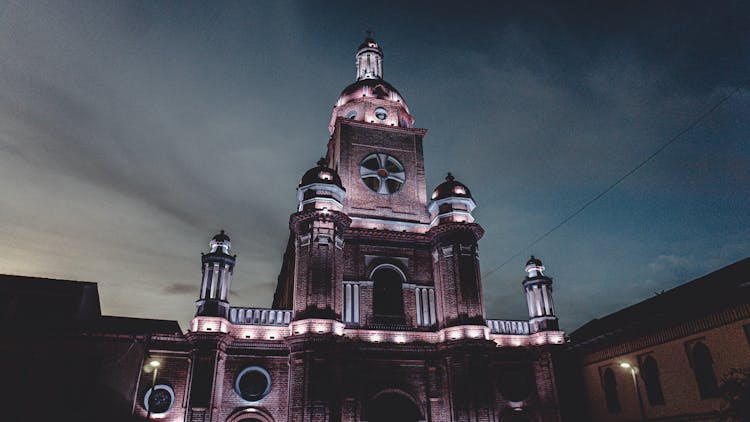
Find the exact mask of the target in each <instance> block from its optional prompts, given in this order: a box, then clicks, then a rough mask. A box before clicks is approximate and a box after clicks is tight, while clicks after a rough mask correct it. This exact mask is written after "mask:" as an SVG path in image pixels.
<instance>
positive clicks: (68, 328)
mask: <svg viewBox="0 0 750 422" xmlns="http://www.w3.org/2000/svg"><path fill="white" fill-rule="evenodd" d="M0 321H2V323H3V333H2V341H0V374H2V376H3V381H2V387H3V388H2V394H0V409H2V413H0V420H2V421H9V422H11V421H13V422H15V421H49V420H73V418H75V419H74V420H77V421H102V420H107V421H113V422H114V421H130V420H135V418H131V414H132V412H133V406H134V404H135V401H136V400H137V397H136V391H137V384H136V383H137V381H138V375H139V373H140V371H141V367H142V365H143V362H144V359H145V356H146V351H147V349H148V348H149V345H148V344H149V341H150V339H151V337H152V336H154V335H158V336H166V337H174V338H182V337H183V334H182V332H181V330H180V327H179V325H178V324H177V323H176V322H174V321H161V320H150V319H140V318H121V317H110V316H102V315H101V311H100V306H99V293H98V289H97V286H96V284H95V283H87V282H81V281H68V280H52V279H46V278H36V277H21V276H12V275H0Z"/></svg>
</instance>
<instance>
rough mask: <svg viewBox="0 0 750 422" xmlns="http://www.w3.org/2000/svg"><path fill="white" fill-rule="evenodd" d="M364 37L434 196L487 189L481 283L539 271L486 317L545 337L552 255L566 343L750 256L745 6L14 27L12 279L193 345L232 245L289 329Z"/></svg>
mask: <svg viewBox="0 0 750 422" xmlns="http://www.w3.org/2000/svg"><path fill="white" fill-rule="evenodd" d="M457 5H459V6H457ZM368 28H369V29H372V30H373V31H374V33H375V38H376V40H377V41H378V43H379V44H380V45H381V46H382V48H383V50H384V52H385V65H384V76H385V79H386V80H387V81H389V82H390V83H392V84H393V85H394V86H396V87H397V88H398V89H399V91H400V92H401V94H402V95H403V96H404V97H405V99H406V101H407V103H408V105H409V107H410V109H411V111H412V113H413V115H414V116H415V118H416V126H417V127H422V128H427V129H428V133H427V136H426V138H425V141H424V151H425V166H426V172H427V184H428V189H429V190H431V189H432V188H433V187H434V186H436V185H437V184H438V183H440V182H441V181H442V180H443V177H444V176H445V172H447V171H451V172H453V174H454V175H455V176H456V178H457V179H458V180H460V181H461V182H463V183H465V184H466V185H467V186H469V188H471V191H472V193H473V195H474V198H475V199H476V201H477V204H478V208H477V210H476V211H475V217H476V218H477V222H478V223H480V224H481V225H482V226H483V227H484V228H485V230H486V234H485V236H484V238H483V239H482V240H481V242H480V248H481V264H482V270H483V272H484V273H489V272H490V271H492V270H493V269H495V268H496V267H497V266H499V265H500V264H501V263H503V262H505V261H507V260H508V259H509V258H511V257H512V256H514V255H516V254H517V253H518V254H519V255H518V256H517V257H515V258H514V259H513V260H512V261H511V262H510V263H508V264H507V265H505V266H503V267H502V268H500V269H499V270H497V271H495V272H492V273H491V274H489V275H488V276H486V277H485V278H484V294H485V303H486V306H487V314H488V317H493V318H506V319H522V318H527V313H526V309H525V307H526V302H525V299H524V297H523V293H522V290H521V285H520V283H521V281H522V279H523V276H524V272H523V266H524V264H525V262H526V260H527V259H528V255H529V254H531V253H534V254H535V255H536V256H537V257H539V258H541V259H542V260H543V261H544V263H545V265H546V267H547V273H548V275H550V276H552V277H553V278H554V283H555V284H554V287H555V294H554V296H555V301H556V306H557V313H558V315H559V317H560V319H561V324H562V326H563V328H564V329H566V330H572V329H575V328H577V327H578V326H580V325H581V324H582V323H584V322H586V321H588V320H589V319H591V318H594V317H597V316H601V315H604V314H606V313H609V312H612V311H615V310H617V309H619V308H621V307H623V306H626V305H629V304H632V303H635V302H637V301H640V300H643V299H645V298H648V297H650V296H652V295H654V294H655V293H656V292H659V291H661V290H664V289H669V288H672V287H674V286H676V285H678V284H681V283H683V282H686V281H689V280H691V279H693V278H695V277H698V276H701V275H704V274H706V273H708V272H710V271H712V270H714V269H718V268H720V267H722V266H725V265H727V264H730V263H732V262H735V261H737V260H739V259H741V258H744V257H747V256H750V217H749V215H750V212H749V211H750V188H748V186H750V170H749V169H750V143H749V142H748V135H749V134H750V92H749V88H748V79H750V71H748V70H749V69H750V32H749V31H750V3H748V2H740V1H738V2H731V1H725V2H706V1H704V2H683V1H680V2H666V1H659V2H653V1H648V2H611V3H609V4H608V3H606V2H592V3H590V4H586V3H571V2H550V3H540V2H519V3H504V4H502V5H498V4H496V3H495V2H491V3H490V2H486V3H485V2H449V3H445V4H441V3H435V2H427V1H425V2H410V3H408V4H406V3H405V2H387V1H377V2H370V3H358V2H351V1H348V2H313V1H306V2H298V3H286V2H278V1H274V2H271V1H268V2H259V1H254V2H249V1H247V2H236V3H218V2H196V3H188V2H150V1H144V2H126V1H120V2H115V3H107V2H104V1H93V2H90V3H87V2H75V3H68V2H62V1H51V2H49V3H45V2H41V1H33V2H30V1H18V2H7V1H0V192H2V199H0V273H9V274H22V275H32V276H42V277H52V278H66V279H74V280H87V281H96V282H98V283H99V289H100V296H101V300H102V306H103V312H104V313H106V314H110V315H123V316H137V317H146V318H166V319H176V320H178V321H179V322H180V324H181V326H182V327H183V329H184V328H186V327H187V325H186V322H187V321H188V320H189V319H190V318H191V317H192V315H193V312H194V306H193V301H194V300H195V299H196V298H197V295H198V289H199V285H200V253H201V252H203V251H206V250H207V247H208V241H209V239H210V238H211V236H213V235H214V234H215V233H216V232H218V230H219V229H222V228H223V229H226V230H227V232H228V234H229V235H230V236H231V237H232V242H233V246H234V248H233V253H236V254H237V255H238V261H237V267H236V270H235V276H234V281H233V291H232V293H231V295H230V300H231V302H232V304H234V305H238V306H263V307H266V306H270V303H271V298H272V295H273V289H274V287H275V284H276V277H277V275H278V271H279V268H280V265H281V256H282V253H283V251H284V247H285V244H286V240H287V235H288V217H289V214H290V213H292V212H294V211H295V206H296V192H295V188H296V186H297V183H298V181H299V177H300V176H301V175H302V174H303V173H304V171H305V170H307V169H308V168H310V167H312V166H313V165H314V164H315V162H316V161H317V160H318V158H319V157H320V156H321V155H322V154H324V152H325V145H326V142H327V140H328V131H327V125H328V122H329V120H330V113H331V110H332V107H333V104H334V102H335V100H336V98H337V97H338V94H339V93H340V92H341V90H342V89H343V88H344V87H345V86H347V85H348V84H350V83H351V82H353V81H354V79H355V78H354V53H355V49H356V47H357V46H358V45H359V43H360V42H361V41H362V39H363V38H364V32H365V30H367V29H368ZM738 88H740V89H739V91H737V92H736V93H735V94H734V95H733V96H732V97H731V98H729V100H727V101H726V102H725V103H724V104H723V105H722V106H721V107H719V108H718V109H717V110H716V111H715V112H714V113H712V114H711V115H710V116H708V117H707V118H706V119H705V120H703V121H702V122H701V123H699V124H698V125H697V126H696V127H695V128H693V129H692V130H690V131H688V132H687V133H686V134H684V135H683V136H681V137H680V138H679V139H678V140H677V141H675V142H674V143H673V144H672V145H670V146H669V147H668V148H667V149H666V150H664V151H663V152H662V153H660V154H659V155H657V156H656V157H655V158H654V159H653V160H652V161H650V162H649V163H648V164H647V165H645V166H644V167H642V168H641V169H640V170H639V171H637V172H636V173H634V174H633V175H632V176H630V177H629V178H627V179H626V180H625V181H623V182H622V183H621V184H619V185H618V186H617V187H615V188H614V189H613V190H611V191H610V192H609V193H608V194H607V195H605V196H604V197H602V198H601V199H600V200H598V201H596V202H595V203H593V204H592V205H591V206H590V207H588V208H587V209H586V210H585V211H583V212H582V213H581V214H579V215H578V216H576V217H575V218H573V219H572V220H570V221H569V222H568V223H566V224H565V225H563V226H562V227H560V228H559V229H558V230H556V231H555V232H554V233H552V234H551V235H550V236H548V237H546V238H545V239H544V240H542V241H541V242H539V243H538V244H536V245H534V246H533V247H531V248H526V246H527V245H528V244H529V243H531V242H532V241H533V240H534V239H536V238H538V237H539V236H541V235H543V234H544V233H545V232H547V231H548V230H549V229H551V228H552V227H554V226H556V225H557V224H558V223H560V222H561V221H562V220H563V219H565V218H566V217H567V216H569V215H570V214H571V213H573V212H574V211H575V210H576V209H578V208H579V207H580V206H581V205H583V204H584V203H586V202H587V201H588V200H590V199H591V198H593V197H594V196H596V195H597V194H598V193H600V192H601V191H603V190H604V189H606V188H607V187H608V186H610V185H611V184H612V183H613V182H615V181H616V180H617V179H618V178H619V177H621V176H622V175H623V174H625V173H627V172H628V171H630V170H631V169H633V167H635V166H636V165H637V164H638V163H640V162H641V161H642V160H643V159H645V158H646V157H648V156H649V155H650V154H652V153H653V152H654V151H656V150H657V149H658V148H659V147H660V146H661V145H663V144H664V143H666V142H667V141H668V140H669V139H670V138H672V137H673V136H675V135H676V134H677V133H679V132H680V131H681V130H683V129H684V128H686V127H687V126H688V125H689V124H690V123H691V122H693V121H694V120H695V119H696V118H697V117H698V116H700V115H701V113H703V112H705V111H706V110H708V109H710V108H711V107H712V106H713V105H715V104H716V103H718V102H719V101H720V100H721V99H722V98H723V97H725V96H726V95H728V94H730V93H732V92H734V91H736V90H737V89H738Z"/></svg>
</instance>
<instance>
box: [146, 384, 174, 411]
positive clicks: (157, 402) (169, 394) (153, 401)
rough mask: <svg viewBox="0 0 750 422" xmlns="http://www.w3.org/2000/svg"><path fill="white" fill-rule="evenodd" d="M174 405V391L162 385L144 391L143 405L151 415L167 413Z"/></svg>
mask: <svg viewBox="0 0 750 422" xmlns="http://www.w3.org/2000/svg"><path fill="white" fill-rule="evenodd" d="M173 404H174V390H173V389H172V387H170V386H168V385H164V384H157V385H155V386H153V388H149V389H148V391H146V395H145V396H144V397H143V405H144V407H145V408H146V410H147V411H150V412H151V413H152V414H157V415H158V414H161V413H167V412H168V411H169V409H171V408H172V405H173Z"/></svg>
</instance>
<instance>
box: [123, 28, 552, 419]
mask: <svg viewBox="0 0 750 422" xmlns="http://www.w3.org/2000/svg"><path fill="white" fill-rule="evenodd" d="M329 130H330V139H329V140H328V143H327V146H326V148H325V157H324V158H322V159H321V160H320V161H319V162H318V164H317V166H315V167H313V168H311V169H310V170H309V171H307V172H306V173H305V174H304V175H303V176H302V178H301V181H300V183H299V186H298V187H297V198H298V208H297V210H296V212H294V213H293V214H292V215H291V216H290V219H289V230H290V235H289V241H288V244H287V250H286V252H285V254H284V259H283V264H282V268H281V272H280V274H279V278H278V286H277V289H276V293H275V295H274V299H273V303H272V305H271V307H270V308H267V309H259V308H247V307H239V306H235V305H234V304H230V297H229V292H230V283H231V280H232V274H233V271H234V266H235V258H236V257H235V256H234V255H232V254H231V241H230V238H229V236H228V235H227V234H225V233H224V232H222V233H220V234H217V235H216V236H215V237H214V238H213V239H212V240H211V242H210V250H209V252H208V253H205V254H203V255H202V258H201V259H202V280H201V283H200V284H196V290H197V291H199V299H198V301H197V302H196V316H195V318H194V319H193V320H192V321H191V323H190V327H189V330H188V332H187V333H186V334H184V335H181V334H155V335H153V336H152V337H151V338H150V341H149V345H148V353H147V357H145V358H144V362H143V363H144V365H143V370H142V371H141V373H140V375H139V377H138V378H139V379H138V381H137V383H136V384H137V387H136V394H135V403H133V410H132V413H133V415H134V416H137V417H145V418H150V419H154V420H156V419H158V420H162V421H201V422H204V421H212V422H218V421H222V422H223V421H228V422H239V421H247V422H250V421H263V422H271V421H276V422H279V421H370V422H376V421H558V420H560V415H559V413H560V412H559V403H558V398H557V397H558V391H557V387H556V383H555V359H554V357H555V355H556V353H557V351H558V350H559V349H560V347H561V346H560V345H561V344H562V343H563V341H564V333H563V332H561V331H560V330H559V328H558V322H557V317H556V315H555V311H554V306H553V301H552V280H551V278H549V277H547V276H546V275H545V274H544V266H543V265H542V262H541V261H539V260H538V259H536V258H534V257H531V259H530V260H529V261H528V262H527V263H526V266H525V271H526V277H525V278H523V279H522V282H521V287H522V290H519V300H526V301H527V304H528V309H529V319H528V320H523V321H511V320H499V319H491V318H488V316H487V315H486V314H485V307H484V303H483V294H482V281H481V274H480V268H479V248H478V244H479V240H480V239H481V237H482V235H483V233H484V231H483V229H482V227H481V226H480V225H479V224H477V223H476V222H475V221H474V217H473V215H472V212H473V210H474V209H475V207H476V203H475V202H474V199H473V198H472V194H471V191H470V190H469V188H468V187H467V186H466V185H464V184H462V183H460V182H459V181H457V180H456V179H455V178H454V177H453V176H452V175H450V173H449V174H448V176H447V177H446V180H445V182H443V183H442V184H440V185H439V186H437V187H436V188H435V189H433V190H428V189H427V186H426V182H425V173H424V157H423V153H422V140H423V138H424V136H425V134H426V130H424V129H419V128H416V127H414V118H413V117H412V115H411V113H410V111H409V108H408V106H407V104H406V102H405V101H404V98H403V97H402V96H401V95H400V94H399V92H398V91H397V90H396V89H395V88H394V87H393V86H392V85H391V84H389V83H388V82H386V81H385V80H384V79H383V52H382V50H381V48H380V47H379V46H378V44H377V43H376V42H375V41H374V40H373V39H372V38H367V39H366V40H365V41H364V42H363V43H362V44H361V45H360V46H359V48H358V49H357V52H356V81H355V82H354V83H353V84H351V85H349V86H348V87H347V88H345V89H344V90H343V92H342V93H341V95H340V97H339V99H338V100H337V102H336V104H335V107H334V109H333V114H332V117H331V120H330V124H329ZM322 146H323V145H321V147H322ZM520 272H521V271H520V270H519V273H520ZM522 294H523V295H525V298H523V299H522V297H521V296H522Z"/></svg>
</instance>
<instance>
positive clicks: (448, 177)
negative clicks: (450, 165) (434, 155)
mask: <svg viewBox="0 0 750 422" xmlns="http://www.w3.org/2000/svg"><path fill="white" fill-rule="evenodd" d="M445 180H447V181H449V182H452V181H454V180H456V178H455V177H453V174H452V173H451V172H448V174H447V175H446V176H445Z"/></svg>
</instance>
